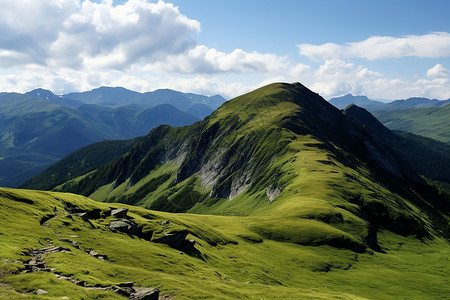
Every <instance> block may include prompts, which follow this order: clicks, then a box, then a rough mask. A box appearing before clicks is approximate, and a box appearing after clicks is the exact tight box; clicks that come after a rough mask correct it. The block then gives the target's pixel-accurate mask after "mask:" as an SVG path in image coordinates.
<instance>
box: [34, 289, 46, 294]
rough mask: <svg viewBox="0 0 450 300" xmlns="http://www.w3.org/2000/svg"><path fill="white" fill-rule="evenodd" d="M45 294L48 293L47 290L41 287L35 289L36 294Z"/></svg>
mask: <svg viewBox="0 0 450 300" xmlns="http://www.w3.org/2000/svg"><path fill="white" fill-rule="evenodd" d="M47 294H48V292H47V291H45V290H42V289H38V290H37V291H36V295H47Z"/></svg>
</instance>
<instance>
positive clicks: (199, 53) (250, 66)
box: [147, 45, 309, 74]
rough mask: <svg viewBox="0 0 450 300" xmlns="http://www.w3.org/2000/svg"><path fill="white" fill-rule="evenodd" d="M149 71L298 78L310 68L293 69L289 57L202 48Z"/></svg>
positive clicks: (149, 66)
mask: <svg viewBox="0 0 450 300" xmlns="http://www.w3.org/2000/svg"><path fill="white" fill-rule="evenodd" d="M147 68H148V69H149V70H152V71H160V72H161V71H163V72H174V73H184V74H192V73H197V74H212V73H252V72H255V73H277V72H278V73H279V72H283V73H284V72H286V71H287V70H292V72H295V73H297V74H298V73H301V72H304V71H306V70H307V69H308V68H309V67H308V66H306V65H304V64H298V65H296V66H294V67H293V66H292V65H291V64H290V62H289V61H288V60H287V58H286V57H283V56H278V55H275V54H266V53H259V52H257V51H253V52H246V51H244V50H242V49H235V50H233V51H232V52H230V53H226V52H222V51H218V50H217V49H215V48H208V47H206V46H204V45H200V46H197V47H195V48H192V49H190V50H189V51H187V52H186V53H181V54H178V55H170V56H167V57H166V59H164V60H161V61H158V62H156V63H154V64H149V65H148V66H147Z"/></svg>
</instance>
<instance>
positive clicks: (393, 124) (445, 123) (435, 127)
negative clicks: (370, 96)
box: [373, 104, 450, 143]
mask: <svg viewBox="0 0 450 300" xmlns="http://www.w3.org/2000/svg"><path fill="white" fill-rule="evenodd" d="M373 114H374V116H375V117H377V118H378V119H379V120H380V121H381V122H382V123H383V124H384V125H385V126H387V127H388V128H390V129H392V130H401V131H407V132H411V133H414V134H418V135H421V136H425V137H429V138H433V139H435V140H439V141H441V142H445V143H450V125H449V120H450V105H449V104H447V105H443V106H437V107H428V108H413V109H402V110H392V111H377V112H374V113H373Z"/></svg>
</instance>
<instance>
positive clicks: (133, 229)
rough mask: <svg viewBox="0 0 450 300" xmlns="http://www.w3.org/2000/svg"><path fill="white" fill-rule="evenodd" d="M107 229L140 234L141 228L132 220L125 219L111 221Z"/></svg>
mask: <svg viewBox="0 0 450 300" xmlns="http://www.w3.org/2000/svg"><path fill="white" fill-rule="evenodd" d="M109 229H111V230H112V231H120V232H124V233H127V234H133V235H140V234H141V230H140V229H139V227H138V226H137V225H136V224H135V223H134V222H132V221H130V220H127V219H120V220H117V221H112V222H111V223H110V225H109Z"/></svg>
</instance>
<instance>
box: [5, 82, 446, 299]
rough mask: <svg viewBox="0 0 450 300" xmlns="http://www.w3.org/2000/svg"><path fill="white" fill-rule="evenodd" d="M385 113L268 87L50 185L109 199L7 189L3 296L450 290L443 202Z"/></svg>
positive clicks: (424, 294) (437, 293)
mask: <svg viewBox="0 0 450 300" xmlns="http://www.w3.org/2000/svg"><path fill="white" fill-rule="evenodd" d="M377 122H378V121H377V120H375V119H373V117H372V116H371V115H370V114H369V113H368V112H367V111H365V110H362V109H360V108H358V107H356V106H352V107H349V108H348V109H347V110H346V111H345V113H344V112H342V111H340V110H338V109H337V108H335V107H333V106H332V105H331V104H330V103H328V102H327V101H325V100H324V99H323V98H321V97H320V96H319V95H318V94H316V93H314V92H312V91H310V90H309V89H307V88H306V87H304V86H303V85H301V84H300V83H294V84H286V83H275V84H271V85H268V86H265V87H262V88H260V89H257V90H255V91H253V92H250V93H248V94H245V95H242V96H240V97H237V98H235V99H232V100H230V101H228V102H226V103H224V104H223V105H222V106H221V107H220V108H219V109H217V110H216V111H215V112H213V113H212V114H211V115H210V116H208V117H206V118H205V119H204V120H203V121H200V122H196V123H194V124H192V125H189V126H185V127H177V128H174V127H170V126H167V125H163V126H159V127H157V128H155V129H153V130H152V131H151V132H150V133H149V134H148V135H147V136H145V137H143V138H141V139H140V140H139V141H137V143H136V144H134V146H132V148H131V149H130V150H129V151H128V152H126V153H125V154H123V155H122V156H120V157H119V158H117V159H114V160H112V161H110V162H108V163H106V164H104V165H102V166H100V167H98V168H96V169H94V170H92V171H90V172H89V173H87V174H83V175H81V176H78V177H76V178H74V179H72V180H70V181H68V182H66V183H64V184H62V185H60V186H58V187H57V188H56V189H55V190H60V191H70V192H76V193H81V194H84V195H89V196H90V198H92V199H94V200H100V201H105V202H107V203H102V202H100V201H92V200H91V199H88V198H85V197H83V196H79V195H74V194H70V193H59V192H44V191H30V190H15V189H5V188H0V222H1V224H2V226H0V236H1V237H2V238H1V240H0V243H1V244H2V246H3V247H0V257H1V258H2V259H1V261H0V271H1V273H0V274H1V276H0V296H1V297H4V298H14V297H15V298H20V297H24V295H29V296H32V295H31V294H36V293H43V292H42V290H44V291H45V292H46V293H48V297H52V298H61V297H69V298H89V299H90V298H107V299H114V298H120V297H123V295H125V296H127V297H129V298H135V295H136V294H137V293H139V292H143V291H145V292H148V293H150V292H153V293H154V290H151V289H152V288H158V289H159V290H160V294H161V296H162V297H163V298H166V299H167V298H171V297H176V298H179V299H199V298H204V299H212V298H214V299H261V298H280V299H289V298H290V299H315V298H316V299H333V298H335V299H338V298H341V299H385V298H391V299H401V298H411V299H414V298H419V299H424V298H433V299H439V298H442V299H444V298H445V297H446V296H447V295H448V293H449V292H450V289H449V286H448V285H447V277H448V276H447V269H448V267H450V264H449V261H448V260H447V259H446V257H447V254H448V251H449V250H448V249H449V241H448V237H449V230H448V229H449V228H448V221H449V218H448V216H449V208H450V205H449V204H450V203H449V202H450V199H449V198H446V197H445V195H439V194H438V193H437V192H436V190H435V189H434V188H433V187H431V186H429V185H428V184H427V182H425V181H424V180H423V179H422V177H421V176H420V175H419V174H418V173H417V172H416V171H415V170H414V168H413V167H412V166H411V165H410V164H409V163H408V162H407V161H406V160H405V159H403V158H402V156H401V155H400V154H399V153H398V152H397V151H396V149H393V147H392V146H391V144H390V140H389V139H387V138H386V137H385V133H387V134H394V133H392V132H391V131H389V130H388V129H386V128H384V127H383V126H382V125H381V124H379V123H377ZM81 159H83V157H81ZM89 161H92V160H91V159H89ZM71 164H74V165H76V158H75V157H74V159H72V160H71ZM63 172H64V171H63ZM60 174H63V173H60ZM119 202H123V203H127V204H134V205H139V206H141V207H138V206H129V205H126V204H122V203H119ZM146 208H152V209H155V210H148V209H146ZM156 210H157V211H156ZM44 271H45V272H44ZM391 277H395V284H392V282H391V281H390V280H386V278H388V279H389V278H391ZM141 289H145V290H141ZM38 291H39V292H38Z"/></svg>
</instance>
